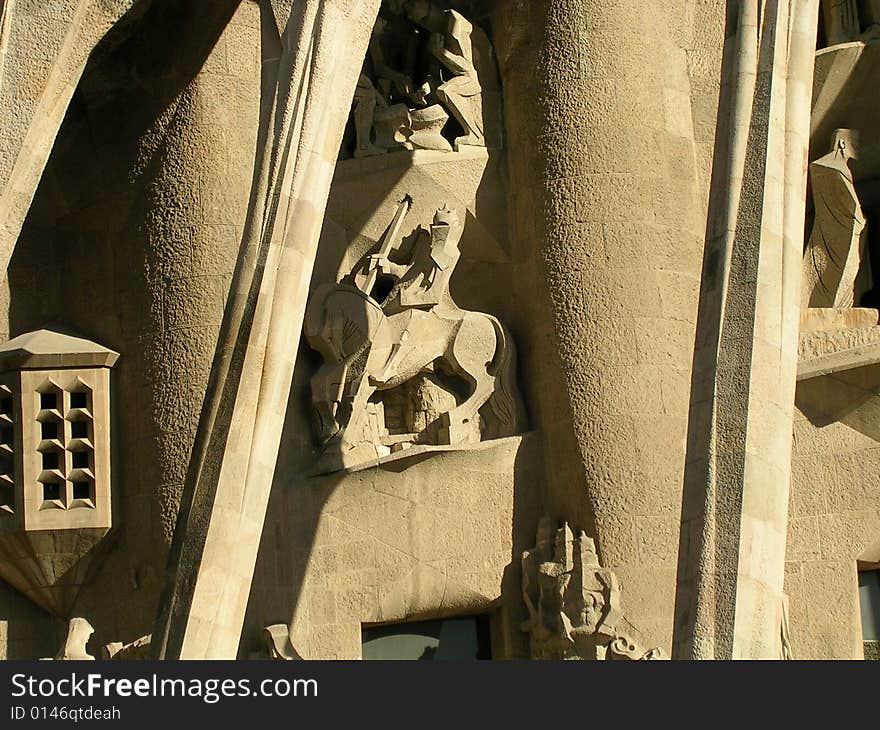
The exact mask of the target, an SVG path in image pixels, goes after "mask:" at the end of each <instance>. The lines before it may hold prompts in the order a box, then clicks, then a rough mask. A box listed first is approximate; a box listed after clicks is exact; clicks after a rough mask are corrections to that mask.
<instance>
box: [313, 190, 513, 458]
mask: <svg viewBox="0 0 880 730" xmlns="http://www.w3.org/2000/svg"><path fill="white" fill-rule="evenodd" d="M409 205H410V201H409V199H407V200H404V201H403V202H402V203H401V204H400V206H399V208H398V210H397V214H396V215H395V218H394V221H393V222H392V224H391V226H390V228H389V229H388V231H387V232H386V234H385V236H384V237H383V240H382V243H381V244H380V250H379V251H378V252H377V253H375V254H373V255H368V256H367V257H365V259H362V260H361V262H359V263H358V265H356V266H355V269H354V270H353V271H352V272H351V273H350V274H349V275H348V276H346V277H344V278H343V279H342V281H341V282H340V283H338V284H328V285H324V286H320V287H318V288H317V289H316V290H315V291H314V293H313V294H312V296H311V298H310V301H309V304H308V307H307V310H306V317H305V324H304V331H305V336H306V339H307V341H308V343H309V345H310V346H311V347H312V348H313V349H315V350H317V351H318V352H319V353H321V355H322V356H323V358H324V364H323V366H322V367H321V368H320V369H319V371H318V372H317V373H316V374H315V376H314V377H313V378H312V382H311V386H312V403H313V406H314V410H315V413H316V415H317V418H318V422H319V431H320V436H321V440H322V441H323V442H324V443H325V444H326V450H325V454H324V459H323V463H324V466H325V467H328V468H329V469H331V470H332V469H334V468H343V467H349V466H354V465H357V464H359V463H362V462H364V461H367V460H369V459H375V458H377V457H381V456H387V455H388V454H390V453H391V452H392V451H397V450H400V449H403V448H406V447H408V446H411V445H413V444H429V445H452V444H467V443H475V442H478V441H480V440H481V438H500V437H504V436H511V435H514V434H516V433H519V431H520V428H521V422H522V407H521V405H520V401H519V397H518V394H517V391H516V385H515V351H514V345H513V341H512V340H511V338H510V335H509V333H508V332H507V330H506V329H505V328H504V326H503V325H502V324H501V323H500V322H499V321H498V320H497V319H496V318H495V317H492V316H490V315H488V314H483V313H481V312H470V311H466V310H463V309H460V308H459V307H458V306H457V305H456V304H455V302H454V301H453V299H452V296H451V294H450V292H449V282H450V279H451V278H452V275H453V273H454V271H455V266H456V264H457V263H458V260H459V258H460V256H461V252H460V250H459V241H460V239H461V234H462V224H461V221H460V220H459V217H458V215H457V214H456V213H455V212H454V211H451V210H448V209H445V208H444V209H442V210H439V211H437V214H436V215H435V217H434V222H433V223H432V224H431V226H430V228H429V229H428V230H425V229H423V228H419V229H417V231H416V233H415V234H414V235H413V236H410V237H409V238H408V239H407V240H408V242H409V243H408V245H404V243H405V242H403V241H401V237H400V231H401V227H402V225H403V220H404V217H405V216H406V214H407V212H408V210H409Z"/></svg>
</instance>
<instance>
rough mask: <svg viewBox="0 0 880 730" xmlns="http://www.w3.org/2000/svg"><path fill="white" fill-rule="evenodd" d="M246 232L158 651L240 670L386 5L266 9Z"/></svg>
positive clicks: (340, 0) (270, 2) (334, 0)
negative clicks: (273, 492) (321, 280)
mask: <svg viewBox="0 0 880 730" xmlns="http://www.w3.org/2000/svg"><path fill="white" fill-rule="evenodd" d="M261 9H262V29H263V44H262V45H263V55H264V57H263V103H262V110H261V119H260V130H259V138H258V143H257V145H258V155H257V163H256V174H255V175H254V187H253V190H252V197H251V207H250V209H249V211H248V227H247V229H246V231H245V234H244V240H243V245H242V248H241V252H240V254H239V259H238V263H237V267H236V272H235V275H234V278H233V281H232V286H231V291H230V294H229V298H228V301H227V304H226V314H225V318H224V322H223V326H222V329H221V332H220V336H219V343H218V346H217V352H216V354H215V357H214V364H213V368H212V372H211V379H210V381H209V384H208V392H207V395H206V397H205V403H204V406H203V409H202V415H201V421H200V423H199V430H198V433H197V437H196V443H195V447H194V449H193V454H192V457H191V459H190V465H189V471H188V473H187V481H186V488H185V491H184V495H183V498H182V500H181V512H180V516H179V518H178V521H177V526H176V528H175V534H174V541H173V543H172V547H171V555H170V558H169V567H168V574H167V582H166V588H165V591H164V594H163V598H162V603H161V606H160V612H159V616H158V618H157V621H156V630H155V633H154V635H153V636H154V644H155V647H154V651H155V654H156V655H157V656H158V657H159V658H164V659H234V658H235V656H236V654H237V651H238V645H239V639H240V634H241V627H242V624H243V622H244V615H245V609H246V608H247V600H248V596H249V594H250V587H251V581H252V579H253V574H254V566H255V563H256V559H257V551H258V548H259V544H260V537H261V534H262V530H263V522H264V519H265V516H266V508H267V504H268V501H269V492H270V489H271V487H272V481H273V476H274V472H275V465H276V460H277V457H278V449H279V443H280V440H281V431H282V427H283V425H284V417H285V414H286V412H287V402H288V397H289V395H290V387H291V382H292V380H293V369H294V363H295V360H296V353H297V349H298V347H299V340H300V333H301V330H302V321H303V313H304V311H305V306H306V299H307V296H308V291H309V281H310V279H311V276H312V267H313V266H314V262H315V254H316V251H317V247H318V239H319V237H320V233H321V226H322V223H323V220H324V209H325V207H326V205H327V196H328V194H329V191H330V182H331V179H332V177H333V170H334V168H335V164H336V156H337V153H338V151H339V145H340V142H341V140H342V133H343V128H344V126H345V120H346V117H347V115H348V111H349V108H350V105H351V98H352V95H353V94H354V88H355V84H356V82H357V77H358V72H359V69H360V66H361V63H362V60H363V58H364V55H365V54H366V50H367V43H368V40H369V37H370V32H371V30H372V27H373V24H374V22H375V20H376V15H377V13H378V9H379V0H354V1H353V0H303V1H302V2H298V3H294V4H293V5H291V4H290V3H288V2H284V1H283V0H263V1H262V2H261Z"/></svg>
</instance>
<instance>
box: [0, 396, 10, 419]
mask: <svg viewBox="0 0 880 730" xmlns="http://www.w3.org/2000/svg"><path fill="white" fill-rule="evenodd" d="M0 413H2V414H3V415H4V416H11V415H12V398H0Z"/></svg>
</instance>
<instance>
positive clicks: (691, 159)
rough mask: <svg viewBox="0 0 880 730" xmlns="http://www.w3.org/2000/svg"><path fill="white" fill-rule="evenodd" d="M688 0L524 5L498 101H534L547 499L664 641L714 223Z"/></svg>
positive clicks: (525, 134) (522, 151) (528, 366)
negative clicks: (706, 250) (706, 192)
mask: <svg viewBox="0 0 880 730" xmlns="http://www.w3.org/2000/svg"><path fill="white" fill-rule="evenodd" d="M691 10H692V8H690V7H689V8H687V9H686V8H685V7H684V5H683V4H676V5H675V6H674V7H673V8H670V6H669V5H668V4H667V3H652V2H649V3H643V2H639V3H636V2H626V1H620V2H603V3H599V4H592V3H587V2H582V1H578V0H551V1H550V2H544V3H525V2H519V3H514V4H513V5H512V7H510V8H508V7H506V6H505V8H504V10H499V14H498V18H497V30H496V38H497V41H496V43H497V45H498V46H499V49H498V56H499V63H500V67H501V76H502V82H503V86H504V92H505V98H507V99H518V98H529V99H533V100H534V101H533V102H532V103H530V104H516V103H514V104H507V105H506V107H505V115H506V116H505V118H506V124H507V140H508V146H509V150H508V155H509V162H510V184H511V198H510V201H511V221H512V240H513V242H514V243H513V246H512V254H513V258H514V265H515V267H516V269H515V270H516V280H517V283H518V290H519V291H522V292H526V291H527V292H528V296H526V297H521V298H520V300H519V303H520V307H521V309H520V313H519V322H520V325H519V326H520V328H521V329H523V330H525V331H527V332H528V333H529V334H528V335H527V337H528V340H527V344H524V345H523V348H522V349H523V353H524V354H523V363H522V368H523V373H524V375H523V380H524V383H525V384H526V388H527V398H528V402H529V406H530V408H531V410H532V414H533V418H534V422H535V424H536V426H537V428H538V430H539V431H540V432H541V433H542V434H543V438H544V443H545V448H546V450H547V464H548V467H549V470H548V486H547V492H546V499H547V508H548V510H549V511H550V513H551V514H552V515H554V516H562V515H564V516H565V517H566V519H568V520H569V521H571V522H573V523H575V524H579V525H584V526H585V527H586V528H587V531H588V533H590V534H596V536H597V547H598V550H599V554H600V558H601V560H602V563H603V565H605V566H606V567H607V568H609V569H611V570H613V571H615V572H616V573H617V574H618V576H619V577H620V580H621V582H622V583H623V584H624V585H625V593H626V595H627V605H628V611H629V614H630V618H631V619H632V620H633V622H634V623H637V624H638V625H639V626H640V628H642V629H643V630H644V631H645V633H646V634H648V635H650V636H651V637H652V639H653V640H654V641H656V642H658V643H660V645H661V646H663V647H664V648H666V649H668V648H669V647H670V642H671V628H672V615H671V602H672V594H673V587H674V582H675V565H676V547H677V546H676V540H675V526H674V522H673V519H674V515H675V514H676V512H677V510H678V507H679V505H680V489H681V473H682V468H683V465H684V449H685V428H686V423H687V393H688V381H689V376H690V365H691V358H692V348H693V338H694V321H695V317H696V300H697V288H698V283H699V267H700V253H701V247H702V234H703V225H704V221H703V219H702V216H701V208H702V203H701V198H702V195H703V192H702V191H701V190H700V184H699V182H700V181H699V177H698V173H697V163H696V153H695V146H694V126H693V116H692V103H691V87H690V83H689V75H688V48H687V47H688V46H689V45H690V43H689V42H688V39H687V38H685V37H682V36H681V35H680V34H679V33H677V29H681V28H683V27H685V26H686V25H687V24H688V15H689V12H690V11H691ZM691 17H692V16H691ZM691 27H692V26H691ZM646 57H651V58H653V59H655V63H653V64H651V66H650V67H648V66H646V64H645V63H644V59H645V58H646ZM661 59H662V60H661ZM704 93H706V92H704ZM708 94H709V96H711V91H709V92H708ZM703 135H705V130H703ZM704 138H705V136H704ZM538 282H541V283H540V284H539V285H537V286H536V284H537V283H538ZM671 518H673V519H671ZM644 536H650V537H649V540H650V542H651V543H652V544H654V545H655V546H657V553H659V554H657V553H654V554H651V553H650V551H645V550H640V549H639V546H638V544H639V540H640V537H644ZM664 536H666V537H664ZM646 553H647V554H646ZM658 596H659V597H661V598H660V599H659V600H658Z"/></svg>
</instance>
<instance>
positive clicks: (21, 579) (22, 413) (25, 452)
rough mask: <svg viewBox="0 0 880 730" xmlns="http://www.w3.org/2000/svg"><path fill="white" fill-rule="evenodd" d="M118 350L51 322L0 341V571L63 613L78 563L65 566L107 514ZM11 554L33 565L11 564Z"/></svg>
mask: <svg viewBox="0 0 880 730" xmlns="http://www.w3.org/2000/svg"><path fill="white" fill-rule="evenodd" d="M118 357H119V355H118V354H117V353H116V352H113V351H112V350H109V349H107V348H106V347H103V346H102V345H99V344H97V343H95V342H91V341H89V340H84V339H80V338H78V337H71V336H69V335H64V334H60V333H58V332H52V331H49V330H37V331H35V332H29V333H27V334H24V335H21V336H19V337H16V338H14V339H12V340H10V341H9V342H7V343H5V344H4V345H2V346H0V577H3V578H5V579H6V580H8V581H9V582H11V583H13V585H16V586H17V587H18V588H20V589H21V590H23V591H24V592H25V593H26V594H28V595H30V596H31V597H32V598H34V600H36V601H37V602H38V603H40V604H41V605H44V606H45V607H46V608H48V609H49V610H52V611H54V612H55V613H58V614H60V615H63V612H64V605H65V604H67V603H69V602H70V601H71V600H72V597H73V596H74V595H75V593H76V591H77V589H78V587H79V585H80V580H81V578H82V575H81V573H84V570H83V571H80V570H71V568H72V567H73V566H75V565H76V564H77V563H78V562H79V561H80V559H81V558H82V557H83V556H85V555H86V554H87V553H88V552H89V551H90V550H91V549H92V548H93V547H94V546H95V544H96V543H97V542H98V541H100V540H101V539H103V537H104V536H105V535H106V534H107V532H109V530H110V528H111V527H112V524H113V519H112V510H111V482H110V369H111V368H112V367H113V365H114V364H115V362H116V360H117V358H118ZM22 536H24V538H25V543H26V544H27V545H28V546H29V550H28V552H29V553H30V556H29V557H30V560H29V561H28V560H27V558H26V557H25V556H24V555H22V554H21V545H22V541H21V537H22ZM7 548H9V549H10V550H12V549H14V550H15V551H16V552H17V553H18V554H17V555H16V556H12V555H10V554H8V553H9V550H7ZM16 562H17V563H18V565H19V566H21V565H22V563H23V562H28V563H30V567H31V569H28V570H19V571H15V570H14V565H15V564H16ZM54 563H58V565H53V564H54ZM61 563H63V564H64V567H62V566H61ZM7 565H9V566H13V567H12V568H11V569H10V570H9V571H7V570H6V569H5V568H6V566H7ZM59 568H62V570H61V571H60V572H59V570H58V569H59ZM59 576H61V577H59Z"/></svg>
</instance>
